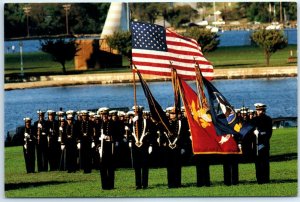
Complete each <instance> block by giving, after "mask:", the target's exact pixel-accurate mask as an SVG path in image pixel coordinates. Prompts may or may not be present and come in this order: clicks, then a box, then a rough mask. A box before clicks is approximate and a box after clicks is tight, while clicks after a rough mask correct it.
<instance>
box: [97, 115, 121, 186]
mask: <svg viewBox="0 0 300 202" xmlns="http://www.w3.org/2000/svg"><path fill="white" fill-rule="evenodd" d="M107 113H108V110H107V109H105V110H103V111H101V114H102V116H103V117H102V123H101V146H100V148H99V155H100V176H101V184H102V189H104V190H110V189H114V181H115V165H114V159H115V158H114V150H115V134H116V131H117V130H116V129H117V128H116V125H115V123H114V121H112V120H109V119H108V116H107V115H108V114H107Z"/></svg>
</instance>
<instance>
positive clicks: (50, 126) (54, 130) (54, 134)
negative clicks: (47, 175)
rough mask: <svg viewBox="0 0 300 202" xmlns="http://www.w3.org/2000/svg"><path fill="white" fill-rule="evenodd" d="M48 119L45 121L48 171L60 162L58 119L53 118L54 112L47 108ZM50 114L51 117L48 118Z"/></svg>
mask: <svg viewBox="0 0 300 202" xmlns="http://www.w3.org/2000/svg"><path fill="white" fill-rule="evenodd" d="M47 112H48V120H47V121H46V134H47V138H48V158H49V165H50V171H55V170H58V168H59V163H60V152H61V150H60V143H59V142H58V137H59V126H58V121H57V120H55V118H54V117H55V112H54V111H52V110H48V111H47ZM51 116H52V118H50V117H51Z"/></svg>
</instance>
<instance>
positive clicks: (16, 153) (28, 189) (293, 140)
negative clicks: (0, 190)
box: [4, 128, 298, 198]
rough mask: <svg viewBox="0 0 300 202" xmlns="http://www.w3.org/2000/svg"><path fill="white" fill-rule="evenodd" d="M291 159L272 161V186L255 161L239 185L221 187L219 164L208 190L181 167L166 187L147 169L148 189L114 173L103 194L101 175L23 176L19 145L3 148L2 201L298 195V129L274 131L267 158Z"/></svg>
mask: <svg viewBox="0 0 300 202" xmlns="http://www.w3.org/2000/svg"><path fill="white" fill-rule="evenodd" d="M277 155H286V156H290V157H291V156H293V158H290V159H292V160H284V159H281V160H280V161H272V162H271V183H269V184H263V185H258V184H257V183H256V178H255V167H254V164H253V163H245V164H239V176H240V183H239V185H237V186H225V185H223V168H222V165H212V166H210V174H211V182H212V186H211V187H196V171H195V170H196V169H195V167H194V166H186V167H183V169H182V185H183V187H181V188H177V189H168V186H167V173H166V168H151V169H150V173H149V189H147V190H138V191H136V190H135V180H134V171H133V170H132V169H126V168H121V169H117V171H116V178H115V189H114V190H109V191H107V190H105V191H104V190H102V189H101V188H100V187H101V184H100V175H99V172H98V171H96V170H93V172H92V173H91V174H83V173H82V171H80V172H76V173H66V172H62V171H55V172H41V173H34V174H26V172H25V164H24V160H23V155H22V147H20V146H19V147H8V148H5V166H4V167H5V197H7V198H16V197H17V198H27V197H50V198H53V197H59V198H64V197H88V198H90V197H93V198H95V197H97V198H98V197H208V196H296V195H297V179H298V177H297V158H296V156H297V128H289V129H277V130H274V132H273V136H272V138H271V156H277Z"/></svg>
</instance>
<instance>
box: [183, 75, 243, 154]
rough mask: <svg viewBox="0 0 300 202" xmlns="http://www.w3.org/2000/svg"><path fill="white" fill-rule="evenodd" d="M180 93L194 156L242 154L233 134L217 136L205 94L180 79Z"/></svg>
mask: <svg viewBox="0 0 300 202" xmlns="http://www.w3.org/2000/svg"><path fill="white" fill-rule="evenodd" d="M178 82H179V86H180V92H181V96H182V99H183V103H184V106H185V111H186V116H187V119H188V123H189V126H190V132H191V136H192V148H193V153H194V154H237V153H240V151H239V148H238V146H237V143H236V141H235V140H234V138H233V135H232V134H224V135H217V133H216V130H215V126H214V124H213V121H212V116H211V113H210V108H209V106H208V105H207V103H206V98H205V96H204V93H203V94H202V96H201V99H199V98H198V95H197V93H196V92H195V91H194V90H193V89H192V88H191V87H190V86H189V85H188V84H187V83H186V82H185V81H184V80H182V79H181V78H179V77H178Z"/></svg>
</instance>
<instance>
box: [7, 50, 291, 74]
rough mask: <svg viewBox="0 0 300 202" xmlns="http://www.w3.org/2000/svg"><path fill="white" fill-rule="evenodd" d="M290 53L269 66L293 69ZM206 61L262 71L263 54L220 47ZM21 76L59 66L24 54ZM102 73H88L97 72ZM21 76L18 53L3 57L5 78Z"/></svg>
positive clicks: (45, 56) (280, 53)
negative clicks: (17, 74)
mask: <svg viewBox="0 0 300 202" xmlns="http://www.w3.org/2000/svg"><path fill="white" fill-rule="evenodd" d="M290 50H293V52H294V53H295V54H296V50H297V46H296V45H289V46H288V47H286V48H285V49H283V50H280V51H278V52H276V53H275V54H274V55H272V57H271V60H270V66H288V65H296V63H288V62H287V59H288V57H289V54H290ZM206 57H207V59H208V60H210V61H211V62H212V63H213V65H214V67H215V68H234V67H264V66H265V59H264V56H263V50H262V49H260V48H258V47H251V46H246V47H220V48H218V49H217V50H216V51H214V52H211V53H207V54H206ZM23 63H24V72H25V73H41V74H45V73H48V74H49V73H52V74H60V73H61V71H62V70H61V65H60V64H59V63H56V62H53V61H52V59H51V56H50V55H48V54H46V53H43V52H36V53H24V55H23ZM123 65H124V66H128V65H129V63H128V60H127V59H126V58H124V59H123ZM66 68H67V71H71V72H72V71H74V61H69V62H67V63H66ZM99 71H103V70H96V71H92V70H89V71H88V72H89V73H90V72H99ZM104 71H116V69H114V68H112V69H110V68H109V69H105V70H104ZM118 71H128V68H126V67H124V68H122V69H118ZM11 73H20V55H19V53H14V54H5V74H11Z"/></svg>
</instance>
